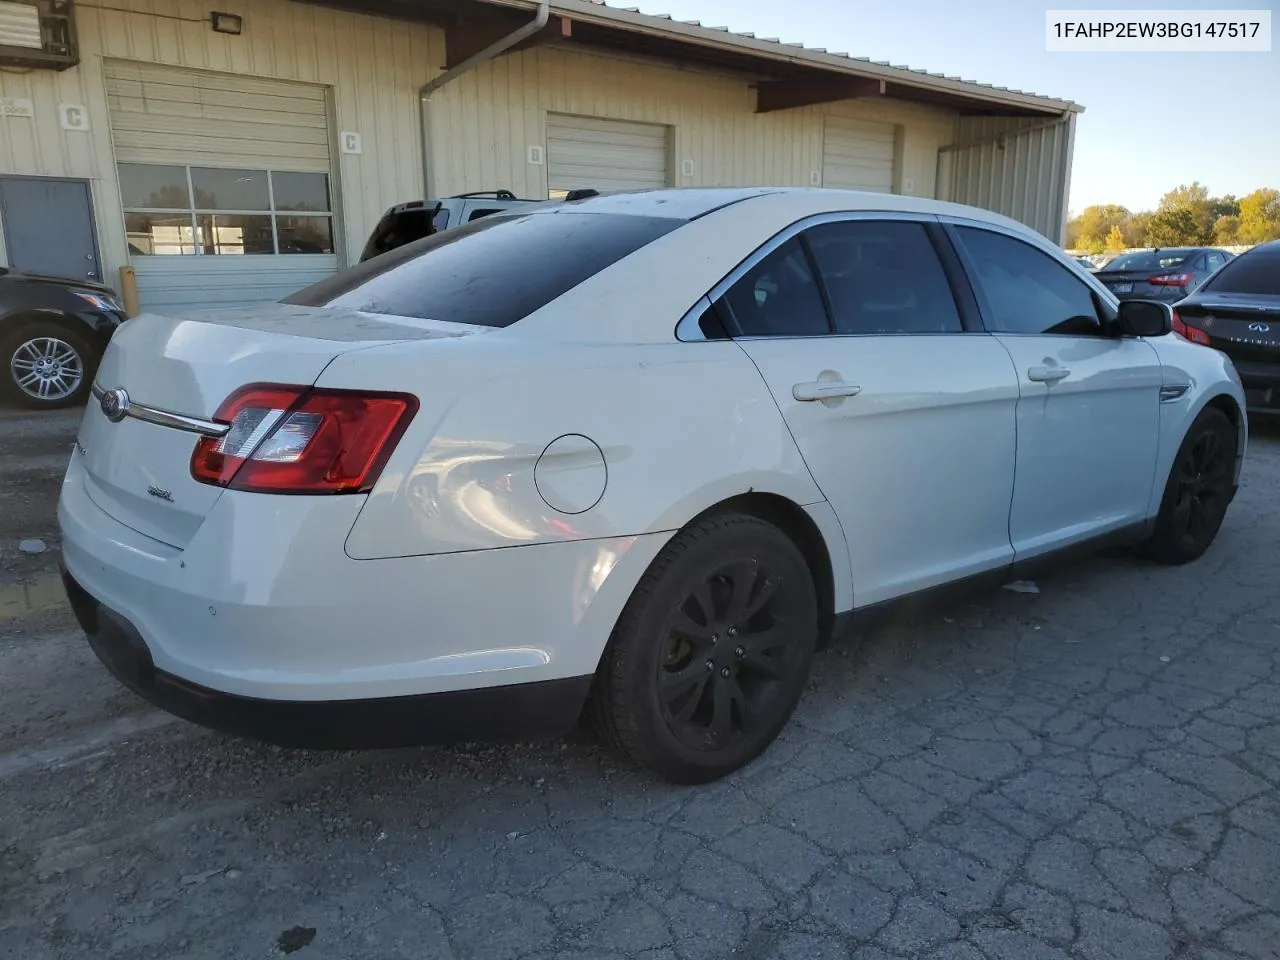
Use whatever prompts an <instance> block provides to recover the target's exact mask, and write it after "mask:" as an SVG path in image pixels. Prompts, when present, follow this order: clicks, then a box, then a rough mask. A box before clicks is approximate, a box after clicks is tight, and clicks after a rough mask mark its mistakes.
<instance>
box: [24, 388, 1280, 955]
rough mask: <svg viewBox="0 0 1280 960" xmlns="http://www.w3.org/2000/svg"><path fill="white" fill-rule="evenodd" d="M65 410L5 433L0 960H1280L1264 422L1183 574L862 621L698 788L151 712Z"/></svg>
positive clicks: (1274, 528)
mask: <svg viewBox="0 0 1280 960" xmlns="http://www.w3.org/2000/svg"><path fill="white" fill-rule="evenodd" d="M77 419H78V414H77V413H75V412H72V413H66V414H57V415H53V416H49V415H45V416H35V417H33V416H22V415H18V414H16V413H14V412H11V411H0V796H2V797H3V803H0V943H7V944H8V947H7V948H4V949H3V950H0V953H4V954H5V955H7V956H15V957H17V956H21V957H24V958H28V960H30V958H43V957H68V958H70V957H76V958H80V957H95V958H113V957H120V958H128V960H143V958H150V957H163V958H166V960H169V958H196V957H201V958H204V957H208V958H220V960H222V958H232V957H236V958H239V957H269V956H276V955H281V954H284V953H296V954H297V955H298V957H299V958H300V960H311V958H322V957H323V958H362V960H363V958H369V960H381V958H400V957H403V958H410V957H413V958H432V960H443V958H453V960H472V958H495V960H506V958H515V957H520V958H529V960H542V958H551V957H557V958H561V957H563V958H591V960H613V958H621V957H637V958H639V957H643V958H650V960H659V958H682V960H683V958H729V957H744V958H759V960H763V958H774V957H787V958H804V960H809V958H813V960H827V958H857V960H886V958H894V957H902V958H917V957H920V958H935V960H978V958H984V957H985V958H989V960H1038V958H1062V957H1077V958H1088V960H1110V958H1114V960H1148V958H1151V960H1156V958H1169V957H1178V958H1183V957H1185V958H1192V957H1194V958H1204V960H1225V958H1228V957H1241V958H1243V957H1248V958H1269V960H1275V958H1277V957H1280V791H1278V789H1277V788H1278V787H1280V669H1278V666H1280V646H1278V644H1280V594H1278V593H1277V592H1276V590H1275V589H1274V581H1275V577H1276V573H1277V571H1278V570H1280V512H1278V511H1277V510H1276V509H1275V506H1274V505H1275V504H1276V502H1277V500H1278V499H1280V431H1277V430H1274V429H1272V430H1270V431H1269V433H1263V432H1261V429H1262V428H1261V427H1260V426H1259V427H1255V429H1256V430H1259V431H1260V435H1256V436H1255V438H1254V445H1253V447H1252V452H1251V456H1250V459H1249V462H1248V464H1247V467H1246V476H1245V486H1244V489H1243V490H1242V492H1241V494H1240V497H1239V498H1238V499H1237V501H1236V503H1235V505H1234V506H1233V508H1232V510H1231V512H1230V514H1229V515H1228V518H1227V524H1226V527H1225V528H1224V530H1223V532H1222V535H1221V537H1220V538H1219V540H1218V542H1217V544H1216V545H1215V546H1214V548H1213V549H1212V550H1211V551H1210V553H1209V554H1208V555H1207V556H1206V557H1205V558H1203V559H1202V560H1201V561H1200V562H1198V563H1196V564H1193V565H1191V566H1188V567H1185V568H1181V569H1176V570H1168V569H1160V568H1155V567H1151V566H1147V565H1143V564H1141V563H1138V562H1135V561H1130V560H1126V559H1123V558H1114V557H1112V558H1097V559H1093V560H1089V561H1086V562H1083V563H1081V564H1077V565H1075V566H1072V567H1068V568H1064V569H1062V570H1061V571H1059V572H1057V573H1055V574H1054V575H1052V576H1050V577H1046V578H1044V579H1042V580H1041V581H1039V586H1040V591H1041V592H1040V593H1039V594H1038V595H1023V594H1016V593H1012V592H1009V591H999V592H997V593H995V594H988V595H981V596H977V597H975V598H973V599H972V600H971V601H970V602H966V603H961V604H959V605H956V606H953V607H950V608H947V609H942V610H937V611H933V612H930V613H928V614H923V615H921V616H920V617H919V618H918V619H916V620H915V621H900V622H889V623H886V624H884V625H883V626H882V627H880V628H878V629H877V630H876V631H875V632H874V633H872V634H871V635H869V636H867V637H866V638H865V639H864V641H863V642H862V643H861V644H860V645H857V646H854V645H851V644H841V645H838V646H836V647H833V648H832V649H830V650H828V651H827V652H825V653H823V654H821V655H820V656H819V658H818V661H817V664H816V667H815V672H814V677H813V682H812V684H811V689H810V690H809V692H808V694H807V696H806V698H805V700H804V702H803V703H802V705H801V707H800V710H799V712H798V714H797V716H796V718H795V720H794V721H793V723H792V724H791V726H790V727H789V728H788V730H787V731H786V732H785V733H784V735H783V737H782V738H781V739H780V740H779V741H778V742H777V743H776V744H775V745H774V747H773V748H772V749H771V750H770V751H769V752H768V753H767V754H766V755H765V756H764V757H763V758H762V759H761V760H759V761H757V762H756V763H755V764H754V765H752V766H751V767H749V768H748V769H746V770H744V771H742V772H740V773H739V774H738V775H736V776H733V777H731V778H729V779H728V780H727V781H725V782H722V783H718V784H715V785H712V786H710V787H704V788H697V789H688V788H674V787H669V786H666V785H663V784H659V783H655V782H652V781H650V780H648V779H647V778H646V777H644V776H643V775H641V774H639V773H637V772H636V771H634V770H632V769H629V768H627V767H626V766H623V765H622V764H620V763H619V762H618V761H616V760H615V759H614V758H613V757H612V756H611V755H610V754H608V753H607V752H605V751H603V750H602V749H600V748H599V747H598V746H597V745H596V744H595V743H594V741H593V740H592V739H591V737H590V736H589V735H587V734H585V733H581V734H575V735H574V736H573V737H570V738H569V739H568V740H567V741H565V742H562V743H561V742H557V743H543V744H536V745H526V746H510V747H508V746H504V747H498V748H485V749H475V748H471V749H467V748H457V749H432V750H406V751H394V752H374V753H309V752H303V751H287V750H278V749H273V748H270V747H264V746H259V745H254V744H249V743H245V742H240V741H236V740H233V739H229V738H226V737H222V736H219V735H216V734H213V733H209V732H206V731H204V730H201V729H198V728H195V727H193V726H190V725H188V724H185V723H183V722H181V721H178V720H174V719H171V718H169V717H168V716H166V715H163V714H160V713H158V712H156V711H154V710H152V709H150V708H149V707H147V706H146V705H144V704H143V703H142V702H141V701H139V700H137V699H136V698H135V697H133V696H132V695H131V694H129V693H128V692H127V691H125V690H123V689H122V688H120V687H119V686H118V685H117V684H116V683H115V682H114V681H113V680H112V679H111V678H110V677H109V676H108V675H107V673H106V672H105V670H104V669H103V668H101V667H100V666H99V664H98V663H97V661H96V660H94V658H93V656H92V655H91V653H90V652H89V650H88V648H87V647H86V645H85V644H84V642H83V640H82V638H81V637H80V635H79V634H78V633H77V632H76V630H75V628H74V624H73V622H72V620H71V617H70V615H69V613H68V612H67V610H66V608H65V605H64V604H63V602H62V600H61V597H60V594H59V592H58V591H57V589H56V581H55V579H54V572H55V570H56V564H57V529H56V523H55V520H54V504H55V500H56V497H57V489H58V477H59V475H60V474H61V470H62V466H63V464H64V463H65V458H66V456H67V451H68V448H69V444H70V440H71V436H72V434H73V432H74V428H75V424H76V422H77ZM24 537H40V538H43V539H44V540H46V541H47V543H48V545H49V550H48V551H47V552H45V553H43V554H38V555H34V556H27V555H21V554H19V553H18V552H17V542H18V540H19V539H20V538H24Z"/></svg>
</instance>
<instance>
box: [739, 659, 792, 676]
mask: <svg viewBox="0 0 1280 960" xmlns="http://www.w3.org/2000/svg"><path fill="white" fill-rule="evenodd" d="M742 667H743V669H745V670H749V671H751V672H753V673H756V674H759V675H760V676H762V677H764V678H765V679H768V680H781V679H782V678H783V677H784V676H786V663H785V662H783V659H782V658H781V657H771V656H769V655H768V654H764V653H749V654H747V655H746V656H745V657H743V658H742Z"/></svg>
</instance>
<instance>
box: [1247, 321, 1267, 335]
mask: <svg viewBox="0 0 1280 960" xmlns="http://www.w3.org/2000/svg"><path fill="white" fill-rule="evenodd" d="M1249 329H1250V330H1252V331H1253V332H1254V333H1270V332H1271V327H1269V326H1268V325H1267V324H1265V323H1251V324H1249Z"/></svg>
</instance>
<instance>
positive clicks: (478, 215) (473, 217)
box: [467, 207, 502, 223]
mask: <svg viewBox="0 0 1280 960" xmlns="http://www.w3.org/2000/svg"><path fill="white" fill-rule="evenodd" d="M501 212H502V210H501V208H498V209H494V208H492V207H488V208H484V209H480V210H475V211H473V212H472V213H471V215H470V216H468V217H467V223H470V222H471V221H472V220H479V219H480V218H481V217H487V216H489V214H491V213H501Z"/></svg>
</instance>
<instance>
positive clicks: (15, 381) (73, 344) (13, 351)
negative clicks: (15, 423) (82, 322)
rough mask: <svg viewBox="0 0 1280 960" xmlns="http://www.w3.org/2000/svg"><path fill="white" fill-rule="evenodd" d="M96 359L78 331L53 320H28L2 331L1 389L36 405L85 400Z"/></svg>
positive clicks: (28, 404)
mask: <svg viewBox="0 0 1280 960" xmlns="http://www.w3.org/2000/svg"><path fill="white" fill-rule="evenodd" d="M95 360H96V357H95V355H94V351H93V349H92V348H91V347H90V346H89V343H88V341H87V340H85V338H84V337H82V336H80V335H79V334H76V333H73V332H72V331H70V330H67V329H65V328H63V327H60V326H58V325H57V324H54V323H44V322H37V323H31V324H26V325H24V326H21V327H19V328H17V329H16V330H14V331H12V332H8V333H6V334H4V335H0V392H3V393H4V394H6V395H7V396H8V397H9V398H10V399H12V400H14V401H15V402H17V403H19V404H21V405H22V406H24V407H34V408H36V409H53V408H55V407H67V406H72V405H74V404H80V403H83V402H84V401H85V398H86V397H87V396H88V394H89V390H90V387H91V386H92V377H93V365H94V363H95Z"/></svg>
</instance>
